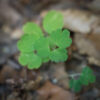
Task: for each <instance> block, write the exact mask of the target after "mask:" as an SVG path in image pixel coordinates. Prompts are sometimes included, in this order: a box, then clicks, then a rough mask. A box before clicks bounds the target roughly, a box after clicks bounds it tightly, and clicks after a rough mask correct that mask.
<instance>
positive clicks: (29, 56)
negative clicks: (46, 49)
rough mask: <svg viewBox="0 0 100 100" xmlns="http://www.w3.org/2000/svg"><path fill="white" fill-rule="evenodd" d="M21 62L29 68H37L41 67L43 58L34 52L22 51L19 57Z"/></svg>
mask: <svg viewBox="0 0 100 100" xmlns="http://www.w3.org/2000/svg"><path fill="white" fill-rule="evenodd" d="M19 62H20V64H22V65H24V66H25V65H28V68H29V69H37V68H39V67H40V65H41V63H42V60H41V58H40V57H38V56H37V55H36V54H34V53H33V52H31V53H21V55H20V57H19Z"/></svg>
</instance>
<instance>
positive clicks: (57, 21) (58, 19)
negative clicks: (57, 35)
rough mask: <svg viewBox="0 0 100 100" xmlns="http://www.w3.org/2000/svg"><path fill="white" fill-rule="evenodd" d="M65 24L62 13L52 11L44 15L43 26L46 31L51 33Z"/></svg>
mask: <svg viewBox="0 0 100 100" xmlns="http://www.w3.org/2000/svg"><path fill="white" fill-rule="evenodd" d="M63 25H64V23H63V16H62V14H61V13H59V12H57V11H50V12H48V13H47V15H46V16H45V17H44V20H43V27H44V29H45V31H46V32H48V33H49V34H51V33H52V32H53V31H55V30H57V29H61V28H62V27H63Z"/></svg>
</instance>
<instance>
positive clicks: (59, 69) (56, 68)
mask: <svg viewBox="0 0 100 100" xmlns="http://www.w3.org/2000/svg"><path fill="white" fill-rule="evenodd" d="M49 73H50V75H51V78H52V79H53V81H54V83H55V81H56V82H57V84H58V85H60V86H61V87H63V88H65V89H69V83H68V82H69V79H68V74H67V72H66V69H65V64H64V63H57V64H54V63H53V64H51V66H50V72H49Z"/></svg>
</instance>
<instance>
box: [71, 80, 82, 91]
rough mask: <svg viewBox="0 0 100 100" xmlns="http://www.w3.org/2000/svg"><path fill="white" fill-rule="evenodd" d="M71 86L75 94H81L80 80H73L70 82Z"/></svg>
mask: <svg viewBox="0 0 100 100" xmlns="http://www.w3.org/2000/svg"><path fill="white" fill-rule="evenodd" d="M69 86H70V88H71V89H72V90H73V91H74V92H79V91H80V90H81V82H80V80H74V79H71V80H70V81H69Z"/></svg>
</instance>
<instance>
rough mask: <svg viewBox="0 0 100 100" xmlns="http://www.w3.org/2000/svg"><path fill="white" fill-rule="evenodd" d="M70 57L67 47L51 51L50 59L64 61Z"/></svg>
mask: <svg viewBox="0 0 100 100" xmlns="http://www.w3.org/2000/svg"><path fill="white" fill-rule="evenodd" d="M67 58H68V55H67V51H66V49H59V48H58V49H55V50H53V51H51V53H50V60H51V61H54V62H63V61H66V60H67Z"/></svg>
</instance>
